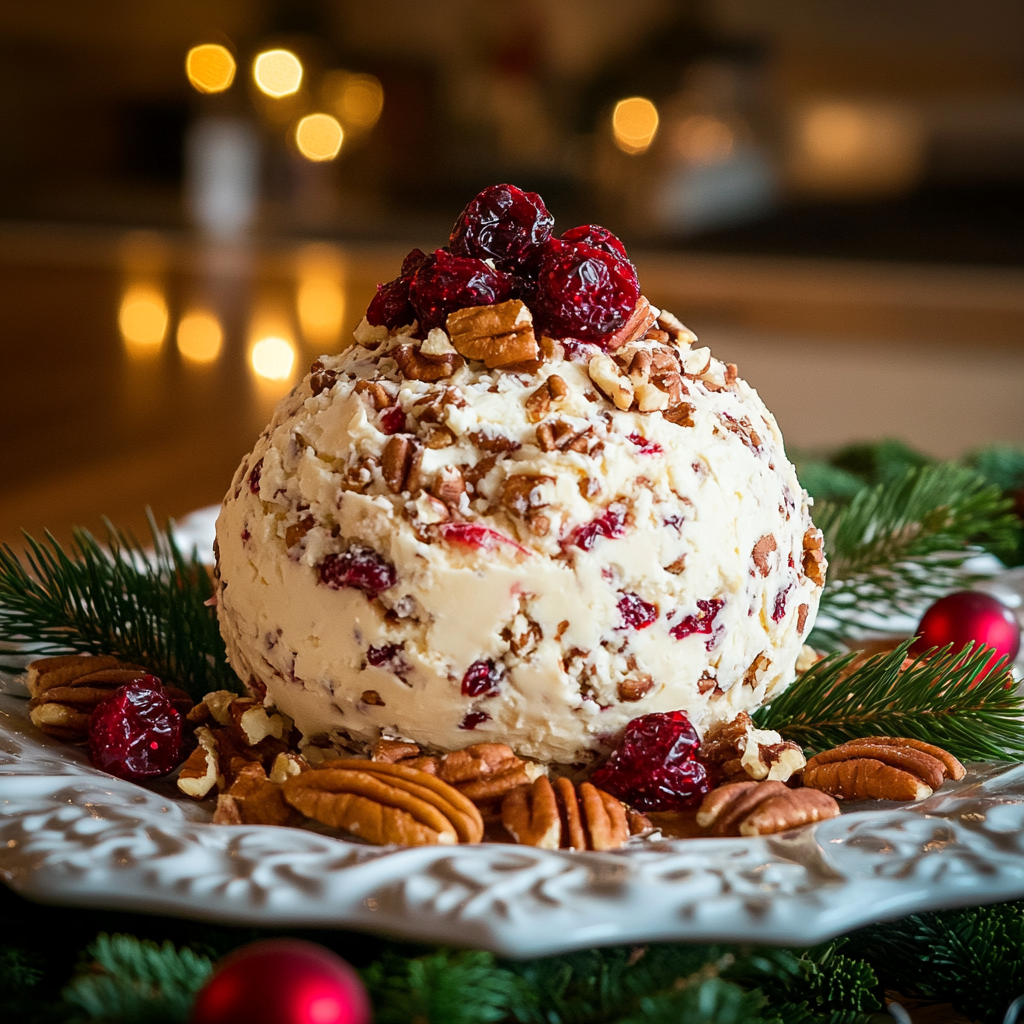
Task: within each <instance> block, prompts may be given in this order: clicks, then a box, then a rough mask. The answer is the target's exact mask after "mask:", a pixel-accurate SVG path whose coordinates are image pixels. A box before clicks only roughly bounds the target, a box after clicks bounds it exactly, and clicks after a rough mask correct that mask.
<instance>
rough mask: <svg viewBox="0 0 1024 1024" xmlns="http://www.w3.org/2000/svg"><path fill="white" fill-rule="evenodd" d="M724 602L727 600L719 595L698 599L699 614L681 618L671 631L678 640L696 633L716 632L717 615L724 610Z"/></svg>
mask: <svg viewBox="0 0 1024 1024" xmlns="http://www.w3.org/2000/svg"><path fill="white" fill-rule="evenodd" d="M724 604H725V602H724V601H723V600H721V599H720V598H717V597H713V598H711V599H710V600H709V601H698V602H697V614H696V615H687V616H686V617H685V618H683V619H680V620H679V621H678V622H677V623H676V624H675V625H674V626H673V627H672V628H671V629H670V630H669V632H670V633H671V634H672V636H674V637H675V638H676V640H682V639H683V637H684V636H692V635H693V634H694V633H712V632H714V629H715V616H717V615H718V613H719V612H720V611H721V610H722V606H723V605H724Z"/></svg>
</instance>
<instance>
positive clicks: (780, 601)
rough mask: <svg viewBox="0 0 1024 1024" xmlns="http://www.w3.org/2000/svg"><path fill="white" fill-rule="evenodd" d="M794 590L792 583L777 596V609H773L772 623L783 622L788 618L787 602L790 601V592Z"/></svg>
mask: <svg viewBox="0 0 1024 1024" xmlns="http://www.w3.org/2000/svg"><path fill="white" fill-rule="evenodd" d="M792 589H793V584H792V583H787V584H786V585H785V586H784V587H783V588H782V589H781V590H780V591H779V592H778V593H777V594H776V595H775V607H773V608H772V622H781V621H782V620H783V619H784V618H785V616H786V602H787V600H788V599H789V592H790V591H791V590H792Z"/></svg>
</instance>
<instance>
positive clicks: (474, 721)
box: [459, 711, 491, 729]
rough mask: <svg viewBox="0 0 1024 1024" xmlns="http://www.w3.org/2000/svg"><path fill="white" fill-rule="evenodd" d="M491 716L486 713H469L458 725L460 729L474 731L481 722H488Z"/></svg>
mask: <svg viewBox="0 0 1024 1024" xmlns="http://www.w3.org/2000/svg"><path fill="white" fill-rule="evenodd" d="M490 720H491V716H490V715H489V714H487V712H486V711H470V712H469V714H467V715H466V717H465V718H464V719H463V720H462V721H461V722H460V723H459V728H460V729H475V728H476V727H477V726H478V725H480V723H481V722H489V721H490Z"/></svg>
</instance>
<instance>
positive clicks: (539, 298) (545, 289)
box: [531, 242, 640, 341]
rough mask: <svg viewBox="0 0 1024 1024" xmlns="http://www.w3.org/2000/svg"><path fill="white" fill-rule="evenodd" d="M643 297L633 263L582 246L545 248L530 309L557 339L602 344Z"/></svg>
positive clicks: (541, 327)
mask: <svg viewBox="0 0 1024 1024" xmlns="http://www.w3.org/2000/svg"><path fill="white" fill-rule="evenodd" d="M639 297H640V283H639V282H638V281H637V277H636V271H635V270H634V269H633V266H632V264H630V263H627V262H626V261H624V260H621V259H619V257H617V256H613V255H612V254H611V253H607V252H604V251H603V250H601V249H596V248H594V246H592V245H586V244H585V243H582V242H559V243H557V244H554V245H549V246H547V247H545V250H544V254H543V256H542V258H541V260H540V267H539V269H538V272H537V284H536V287H535V289H534V292H533V304H532V306H531V308H532V311H533V316H534V320H535V321H536V323H537V326H538V328H539V329H540V330H543V331H544V332H545V333H547V334H550V335H551V336H552V337H553V338H580V339H582V340H584V341H601V340H602V339H603V338H605V337H606V336H607V335H609V334H612V333H614V332H615V331H617V330H618V329H619V328H620V327H621V326H622V325H623V324H624V323H625V322H626V320H627V319H628V318H629V315H630V314H631V313H632V312H633V309H634V307H635V306H636V302H637V299H638V298H639Z"/></svg>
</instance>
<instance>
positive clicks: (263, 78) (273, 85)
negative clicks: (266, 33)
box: [252, 50, 302, 99]
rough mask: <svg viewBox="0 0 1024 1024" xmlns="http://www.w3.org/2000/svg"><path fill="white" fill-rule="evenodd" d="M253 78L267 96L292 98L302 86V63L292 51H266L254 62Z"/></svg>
mask: <svg viewBox="0 0 1024 1024" xmlns="http://www.w3.org/2000/svg"><path fill="white" fill-rule="evenodd" d="M252 77H253V79H254V80H255V82H256V85H257V87H258V88H259V90H260V92H263V93H265V94H266V95H267V96H273V97H274V98H275V99H279V98H280V97H282V96H291V95H292V94H293V93H296V92H298V91H299V86H300V85H301V84H302V62H301V61H300V60H299V58H298V57H296V56H295V54H294V53H292V52H291V50H264V52H263V53H261V54H260V55H259V56H258V57H257V58H256V60H255V61H254V62H253V65H252Z"/></svg>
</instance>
